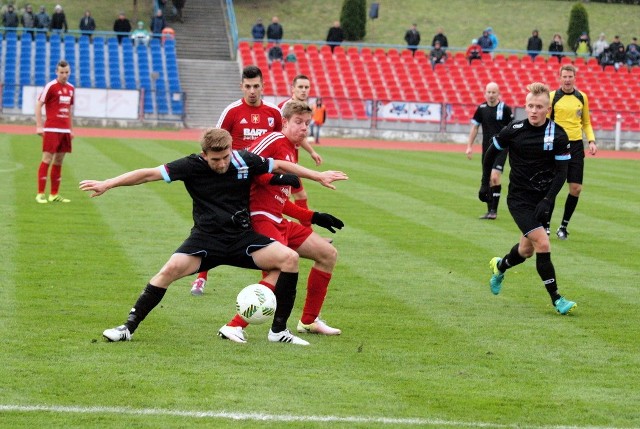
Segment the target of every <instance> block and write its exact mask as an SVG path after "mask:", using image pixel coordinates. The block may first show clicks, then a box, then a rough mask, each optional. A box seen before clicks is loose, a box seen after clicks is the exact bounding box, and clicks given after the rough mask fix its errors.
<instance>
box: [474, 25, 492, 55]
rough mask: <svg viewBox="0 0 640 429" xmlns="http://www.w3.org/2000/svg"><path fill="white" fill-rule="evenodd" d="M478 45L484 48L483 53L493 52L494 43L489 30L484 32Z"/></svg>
mask: <svg viewBox="0 0 640 429" xmlns="http://www.w3.org/2000/svg"><path fill="white" fill-rule="evenodd" d="M478 45H480V47H481V48H482V52H491V51H492V50H493V42H492V41H491V37H489V32H488V31H487V30H484V31H483V32H482V36H480V37H479V38H478Z"/></svg>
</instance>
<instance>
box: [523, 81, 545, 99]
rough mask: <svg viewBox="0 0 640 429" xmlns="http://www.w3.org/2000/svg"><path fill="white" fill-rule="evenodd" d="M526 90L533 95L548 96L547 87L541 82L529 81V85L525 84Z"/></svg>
mask: <svg viewBox="0 0 640 429" xmlns="http://www.w3.org/2000/svg"><path fill="white" fill-rule="evenodd" d="M527 90H528V91H529V94H531V95H533V96H538V95H543V94H546V95H547V97H548V96H549V92H550V91H549V87H548V86H547V85H545V84H544V83H541V82H533V83H530V84H529V85H527Z"/></svg>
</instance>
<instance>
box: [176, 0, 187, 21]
mask: <svg viewBox="0 0 640 429" xmlns="http://www.w3.org/2000/svg"><path fill="white" fill-rule="evenodd" d="M186 3H187V0H173V7H175V8H176V18H177V19H178V21H180V22H184V19H183V18H182V9H184V6H185V4H186Z"/></svg>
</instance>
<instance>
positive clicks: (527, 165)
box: [479, 82, 576, 314]
mask: <svg viewBox="0 0 640 429" xmlns="http://www.w3.org/2000/svg"><path fill="white" fill-rule="evenodd" d="M527 89H528V91H529V93H528V94H527V99H526V105H525V109H526V112H527V119H524V120H520V121H513V122H511V123H510V124H509V125H507V126H506V127H505V128H503V129H502V131H500V132H499V133H498V135H496V136H495V137H494V138H493V145H492V146H490V147H489V149H488V150H487V153H486V154H485V160H484V164H483V169H482V185H481V187H480V192H479V194H480V195H481V196H482V195H483V194H487V193H488V192H489V174H490V172H491V168H492V166H493V162H494V160H495V158H496V156H497V155H498V153H499V152H500V151H504V150H507V149H508V150H509V164H510V166H511V173H510V174H509V192H508V194H507V207H508V208H509V212H510V213H511V216H512V217H513V220H515V222H516V224H517V225H518V228H520V231H522V236H521V238H520V241H519V243H517V244H516V245H515V246H513V247H512V248H511V250H510V251H509V253H507V254H506V255H505V256H504V257H503V258H499V257H495V258H493V259H491V261H490V262H489V266H490V268H491V271H492V276H491V280H490V281H489V284H490V286H491V292H493V293H494V294H495V295H497V294H499V293H500V289H501V288H502V281H503V279H504V273H505V271H506V270H507V269H509V268H512V267H514V266H516V265H518V264H521V263H522V262H524V261H525V260H526V259H527V258H530V257H531V256H533V254H534V253H535V254H536V269H537V271H538V274H539V275H540V278H541V279H542V282H543V283H544V286H545V288H546V289H547V292H548V293H549V296H550V297H551V303H552V304H553V306H554V307H555V308H556V310H557V311H558V312H559V313H560V314H567V313H569V312H570V311H571V310H573V309H574V308H575V307H576V303H575V302H573V301H569V300H568V299H565V298H564V297H563V296H561V295H560V294H559V293H558V285H557V284H556V274H555V268H554V266H553V263H552V262H551V245H550V242H549V236H548V235H547V234H546V232H545V229H544V225H545V223H546V221H547V220H548V217H549V210H550V208H551V205H552V204H553V202H554V201H555V198H556V195H557V194H558V192H560V189H562V185H563V184H564V182H565V180H566V178H567V166H568V163H569V160H570V159H571V155H570V145H569V138H568V137H567V133H566V132H565V131H564V129H562V127H560V126H559V125H557V124H556V123H554V122H553V121H552V120H550V119H547V117H546V115H547V114H548V113H549V110H550V108H551V104H550V100H549V88H548V87H547V86H546V85H544V84H542V83H538V82H536V83H532V84H530V85H529V86H527Z"/></svg>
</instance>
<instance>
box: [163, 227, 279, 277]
mask: <svg viewBox="0 0 640 429" xmlns="http://www.w3.org/2000/svg"><path fill="white" fill-rule="evenodd" d="M274 242H275V240H273V239H272V238H268V237H265V236H264V235H262V234H258V233H257V232H255V231H253V230H251V229H250V230H247V231H244V232H242V233H240V234H237V235H233V236H229V235H222V234H221V235H212V234H207V233H204V232H202V231H199V230H196V229H193V230H191V235H190V236H189V237H188V238H187V239H186V240H185V241H184V243H182V244H181V245H180V247H178V248H177V249H176V251H175V253H184V254H187V255H194V256H200V257H202V261H201V262H200V268H198V270H196V272H201V271H209V270H210V269H212V268H215V267H217V266H218V265H231V266H232V267H239V268H250V269H254V270H259V269H260V267H258V266H257V265H256V264H255V262H254V261H253V258H252V257H251V253H253V252H255V251H256V250H260V249H262V248H264V247H266V246H268V245H270V244H272V243H274Z"/></svg>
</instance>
